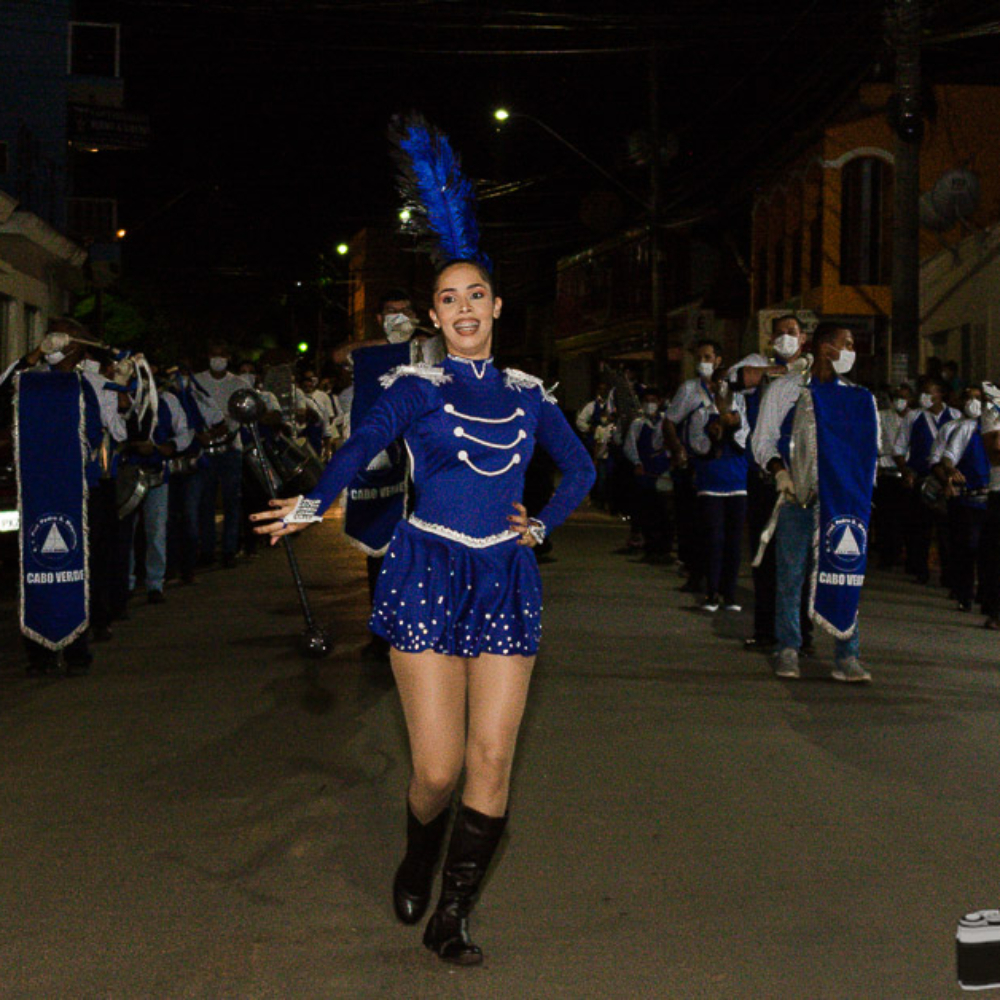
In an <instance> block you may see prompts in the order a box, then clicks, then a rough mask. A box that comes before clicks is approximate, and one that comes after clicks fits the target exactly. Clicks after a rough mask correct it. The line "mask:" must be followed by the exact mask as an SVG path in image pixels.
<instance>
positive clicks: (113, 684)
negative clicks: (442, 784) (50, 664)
mask: <svg viewBox="0 0 1000 1000" xmlns="http://www.w3.org/2000/svg"><path fill="white" fill-rule="evenodd" d="M624 535H625V532H624V529H623V528H622V527H621V525H620V524H618V523H616V522H614V521H612V520H611V519H609V518H606V517H604V516H601V515H596V514H586V513H584V514H582V515H578V516H576V517H575V518H574V519H573V520H572V521H571V522H570V523H569V524H568V525H566V526H565V527H564V528H562V529H561V530H560V531H559V532H558V533H557V534H556V536H555V552H554V559H553V560H552V561H551V562H548V563H546V564H545V565H544V566H543V575H544V581H545V588H546V609H545V630H546V631H545V638H544V643H543V652H542V654H541V656H540V658H539V661H538V666H537V668H536V675H535V680H534V686H533V692H532V697H531V701H530V705H529V710H528V714H527V717H526V719H525V723H524V727H523V730H522V739H521V744H520V749H519V758H518V763H517V766H516V771H515V776H514V794H513V799H512V804H511V821H510V826H509V831H510V835H509V839H508V840H507V841H506V843H505V847H504V848H503V850H502V854H501V857H500V863H499V865H498V867H497V868H496V870H495V872H494V874H493V876H492V878H491V880H490V883H489V884H488V885H487V887H486V890H485V892H484V894H483V899H482V902H481V903H480V905H479V907H478V908H477V910H476V912H475V915H474V918H473V929H474V934H475V936H476V940H478V941H479V942H480V943H481V944H482V945H483V947H484V950H485V951H486V953H487V959H486V963H485V965H484V966H482V967H481V968H478V969H452V968H450V967H447V966H445V965H443V964H442V963H440V962H439V961H438V960H437V959H435V958H434V957H433V956H431V955H430V954H429V953H428V952H426V951H425V950H424V949H423V948H422V947H421V946H420V943H419V936H420V929H419V928H408V927H403V926H401V925H399V924H396V923H395V922H394V920H393V917H392V912H391V903H390V897H389V884H390V880H391V877H392V872H393V870H394V867H395V865H396V863H397V861H398V858H399V856H400V851H401V846H402V835H403V829H404V814H403V798H404V794H405V787H406V782H407V777H408V765H407V752H406V736H405V731H404V729H403V725H402V717H401V713H400V709H399V705H398V700H397V698H396V695H395V691H394V688H393V687H392V684H391V680H390V679H389V678H388V677H387V676H386V675H385V674H383V673H379V672H378V671H373V670H372V669H371V668H370V667H366V666H364V665H363V664H362V663H361V661H360V657H359V650H360V648H361V646H362V645H363V644H364V642H365V641H366V637H367V635H366V631H365V624H364V623H365V616H366V599H367V595H366V586H365V576H364V560H363V558H362V557H361V556H360V555H359V554H358V553H356V552H354V551H353V550H351V549H350V548H349V547H348V546H347V545H346V544H345V543H344V542H343V541H342V539H341V537H340V535H339V524H337V523H336V521H335V520H328V521H327V522H326V523H325V524H324V525H322V526H321V527H318V528H315V529H312V530H311V531H310V532H309V533H308V534H307V535H306V536H303V537H302V538H300V539H299V540H298V541H297V551H298V553H299V557H300V560H301V562H302V565H303V569H304V572H305V575H306V577H307V579H308V581H309V590H310V595H311V597H312V599H313V601H314V602H315V606H316V609H317V613H318V617H319V618H320V619H321V620H322V621H324V622H332V623H335V628H336V633H337V646H336V649H335V652H334V654H333V655H332V656H331V657H329V658H328V659H326V660H323V661H321V662H319V663H318V664H317V663H315V662H310V661H306V660H304V659H302V658H301V657H300V655H299V653H298V651H297V649H296V638H297V636H298V633H299V632H300V630H301V627H302V625H301V616H300V614H299V609H298V606H297V603H296V599H295V594H294V591H293V588H292V584H291V579H290V576H289V574H288V571H287V567H286V565H285V563H284V556H283V555H282V553H281V551H280V550H273V551H269V552H266V553H264V554H263V555H261V556H260V557H259V558H257V559H255V560H252V561H248V562H243V561H241V563H240V565H239V566H238V567H237V568H236V569H233V570H214V571H208V572H206V573H204V574H203V575H202V576H201V577H200V579H199V583H198V585H197V586H194V587H186V588H181V587H174V586H172V587H169V588H168V590H167V602H166V603H165V604H163V605H161V606H149V605H147V604H146V603H145V601H144V600H143V598H142V596H141V595H140V596H139V597H137V598H136V599H135V600H134V601H133V604H132V613H131V618H130V620H129V621H126V622H123V623H121V624H119V625H118V626H117V627H116V630H115V631H116V634H115V638H114V639H113V640H112V641H111V642H110V643H107V644H103V645H101V646H99V647H97V649H98V654H99V658H98V661H97V663H96V664H95V666H94V669H93V671H92V673H91V675H90V676H88V677H83V678H61V679H51V680H50V679H45V680H39V679H29V678H27V677H26V676H25V674H24V661H23V659H22V656H21V651H20V649H19V646H18V641H17V623H16V610H15V605H14V603H13V600H12V598H11V594H10V592H9V591H8V592H7V593H6V595H5V598H4V601H3V602H2V604H0V612H2V621H0V643H2V648H3V649H4V654H3V660H2V662H3V666H2V668H0V759H2V761H3V767H2V771H0V997H3V998H22V997H23V998H32V1000H34V998H46V1000H49V998H58V1000H76V998H88V1000H89V998H146V997H150V998H175V997H176V998H187V997H194V998H210V1000H219V998H290V1000H297V998H303V1000H312V998H341V997H343V998H381V997H402V998H428V1000H429V998H494V997H496V998H518V1000H520V998H539V1000H546V998H619V997H620V998H626V997H627V998H678V1000H686V998H697V1000H714V998H719V1000H723V998H725V1000H732V998H748V1000H756V998H775V1000H799V998H801V1000H821V998H837V1000H849V998H859V1000H868V998H887V1000H890V998H891V1000H921V998H928V1000H941V998H947V997H951V996H959V995H961V994H962V991H961V990H960V989H959V987H958V985H957V982H956V976H955V951H954V949H955V943H954V936H955V927H956V923H957V921H958V919H959V917H961V916H962V914H964V913H966V912H967V911H970V910H976V909H982V908H991V907H998V906H1000V878H998V877H997V876H998V858H1000V850H998V848H1000V823H998V796H997V774H998V772H1000V767H998V764H1000V759H998V758H1000V739H998V736H1000V721H998V720H1000V689H998V684H997V676H998V665H1000V638H998V635H997V634H996V633H989V632H986V631H984V630H983V629H982V628H981V627H980V626H981V622H982V619H981V618H980V617H978V616H975V617H974V616H970V615H962V614H959V613H958V612H957V611H955V610H954V609H953V608H952V606H951V604H950V603H949V602H948V601H946V600H945V598H944V595H943V594H942V593H941V592H940V591H939V590H936V589H932V588H928V587H918V586H916V585H914V584H911V583H909V582H907V581H905V580H904V578H903V577H902V576H901V575H898V574H891V575H890V574H875V575H873V576H872V577H871V579H870V581H869V583H868V585H867V586H866V590H865V594H864V598H863V603H862V620H863V643H862V654H863V659H864V661H865V663H866V664H867V665H868V667H869V669H870V670H871V671H872V673H873V675H874V682H873V683H872V684H871V685H870V686H848V685H838V684H836V683H834V682H832V681H829V680H828V679H827V673H828V671H829V668H830V665H831V664H830V660H829V657H830V654H831V652H832V643H831V642H830V641H829V640H825V639H821V640H820V642H819V646H820V648H819V653H818V656H817V657H816V658H815V659H814V660H808V661H804V676H803V678H802V679H801V680H800V681H779V680H777V679H776V678H774V677H773V676H772V674H771V672H770V668H769V663H768V661H767V660H766V659H765V658H764V657H762V656H759V655H754V654H751V653H746V652H744V651H743V649H742V647H741V643H740V640H741V639H742V638H743V637H744V636H745V635H746V634H747V633H748V631H749V629H750V615H749V613H748V611H744V612H743V613H741V614H734V613H723V612H719V613H718V614H716V615H714V616H713V615H708V614H706V613H704V612H701V611H698V610H697V609H696V608H695V607H694V602H693V601H692V600H691V598H690V596H689V595H686V594H681V593H679V592H678V591H677V586H678V584H679V582H680V580H679V577H678V576H677V574H676V572H675V570H674V569H673V568H672V567H663V566H649V565H645V564H642V563H639V562H636V561H634V560H631V559H630V558H629V557H627V556H625V555H622V554H616V550H617V549H619V547H620V546H621V545H622V543H623V541H624ZM744 582H746V581H744ZM743 596H744V597H745V598H746V601H745V603H746V604H747V605H749V602H750V594H749V592H748V591H747V592H745V593H744V595H743Z"/></svg>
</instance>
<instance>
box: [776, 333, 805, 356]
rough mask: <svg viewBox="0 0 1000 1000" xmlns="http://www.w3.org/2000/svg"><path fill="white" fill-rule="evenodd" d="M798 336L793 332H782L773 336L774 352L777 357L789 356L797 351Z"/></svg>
mask: <svg viewBox="0 0 1000 1000" xmlns="http://www.w3.org/2000/svg"><path fill="white" fill-rule="evenodd" d="M798 350H799V338H798V337H796V336H795V334H794V333H783V334H782V335H781V336H780V337H775V338H774V353H775V354H777V355H778V357H779V358H790V357H792V356H794V355H795V354H797V353H798Z"/></svg>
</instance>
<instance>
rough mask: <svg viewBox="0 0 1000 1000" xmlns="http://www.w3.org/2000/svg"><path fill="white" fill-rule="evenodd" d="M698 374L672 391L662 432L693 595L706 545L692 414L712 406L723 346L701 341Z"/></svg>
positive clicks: (701, 576)
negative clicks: (702, 533)
mask: <svg viewBox="0 0 1000 1000" xmlns="http://www.w3.org/2000/svg"><path fill="white" fill-rule="evenodd" d="M694 356H695V363H696V365H697V370H698V375H697V377H696V378H692V379H688V380H687V381H686V382H684V383H682V385H681V387H680V388H679V389H678V390H677V392H676V393H675V394H674V398H673V399H671V400H670V405H669V406H668V407H667V418H666V420H665V421H664V422H663V434H664V438H665V439H666V442H667V449H668V450H669V452H670V455H671V476H672V478H673V481H674V516H675V517H676V519H677V553H678V555H679V556H680V557H681V562H683V563H684V565H685V567H687V571H688V579H687V582H686V583H685V584H684V586H683V587H681V590H682V591H684V592H686V593H692V594H696V593H698V592H699V591H700V590H701V589H702V585H703V581H704V579H705V546H704V543H703V540H701V539H699V536H698V491H697V487H696V486H695V480H694V465H693V464H692V463H691V461H690V458H691V440H690V431H691V417H692V416H693V414H694V413H696V412H697V411H698V410H701V409H705V408H708V409H711V407H712V406H714V399H715V396H714V392H713V389H712V384H713V380H714V378H715V373H716V371H717V370H718V368H719V366H720V365H721V364H722V346H721V345H720V344H718V343H717V342H716V341H714V340H700V341H698V343H697V344H696V345H695V347H694Z"/></svg>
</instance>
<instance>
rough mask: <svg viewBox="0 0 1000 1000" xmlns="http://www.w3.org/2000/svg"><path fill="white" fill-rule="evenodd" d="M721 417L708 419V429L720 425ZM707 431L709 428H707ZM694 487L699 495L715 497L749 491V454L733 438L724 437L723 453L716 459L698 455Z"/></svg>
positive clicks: (714, 416)
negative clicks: (706, 494)
mask: <svg viewBox="0 0 1000 1000" xmlns="http://www.w3.org/2000/svg"><path fill="white" fill-rule="evenodd" d="M718 422H719V417H718V416H717V415H713V416H711V417H709V418H708V427H711V425H712V424H715V423H718ZM706 430H707V427H706ZM694 485H695V490H696V491H697V492H698V493H709V494H712V495H713V496H734V495H738V494H745V493H746V491H747V453H746V449H745V448H740V447H739V446H738V445H736V444H735V443H734V442H733V440H732V438H729V437H727V436H723V439H722V453H721V454H720V455H718V456H717V457H716V458H709V457H708V456H707V455H696V456H695V460H694Z"/></svg>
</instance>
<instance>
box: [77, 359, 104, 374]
mask: <svg viewBox="0 0 1000 1000" xmlns="http://www.w3.org/2000/svg"><path fill="white" fill-rule="evenodd" d="M80 371H82V372H90V373H91V374H92V375H100V373H101V362H100V361H95V360H94V359H93V358H84V359H83V361H81V362H80Z"/></svg>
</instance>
